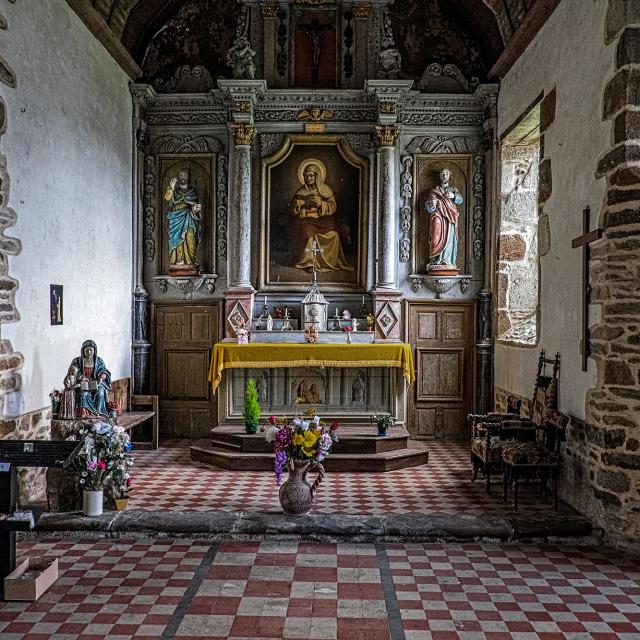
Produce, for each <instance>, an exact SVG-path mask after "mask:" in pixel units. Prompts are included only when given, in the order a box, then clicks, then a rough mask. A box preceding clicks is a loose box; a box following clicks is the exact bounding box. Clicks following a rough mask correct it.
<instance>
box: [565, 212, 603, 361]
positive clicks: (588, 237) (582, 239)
mask: <svg viewBox="0 0 640 640" xmlns="http://www.w3.org/2000/svg"><path fill="white" fill-rule="evenodd" d="M590 214H591V208H590V207H585V209H584V211H583V212H582V235H581V236H578V237H577V238H574V239H573V240H572V241H571V247H572V248H573V249H577V248H578V247H582V344H581V347H582V348H581V351H582V370H583V371H586V370H587V360H588V358H589V352H590V349H589V298H590V294H591V287H590V286H589V244H590V243H591V242H594V241H595V240H598V239H599V238H601V237H602V229H594V230H593V231H589V217H590Z"/></svg>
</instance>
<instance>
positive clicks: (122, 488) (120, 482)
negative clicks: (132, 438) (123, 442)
mask: <svg viewBox="0 0 640 640" xmlns="http://www.w3.org/2000/svg"><path fill="white" fill-rule="evenodd" d="M132 466H133V457H132V456H128V455H125V456H124V457H123V458H122V459H121V463H120V465H118V466H117V467H116V468H115V469H114V471H113V474H112V475H111V482H110V485H111V493H112V495H113V500H114V502H115V504H116V509H117V510H118V511H124V510H125V509H126V508H127V504H128V503H129V489H130V488H131V476H130V473H129V472H130V470H131V467H132Z"/></svg>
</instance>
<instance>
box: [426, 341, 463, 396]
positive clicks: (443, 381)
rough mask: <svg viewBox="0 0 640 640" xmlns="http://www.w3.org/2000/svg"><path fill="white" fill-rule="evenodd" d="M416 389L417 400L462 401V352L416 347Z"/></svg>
mask: <svg viewBox="0 0 640 640" xmlns="http://www.w3.org/2000/svg"><path fill="white" fill-rule="evenodd" d="M416 368H417V372H418V376H417V380H416V390H417V396H416V399H417V400H418V401H428V400H435V399H438V398H440V399H445V398H446V399H448V400H458V401H462V399H463V394H464V375H463V368H464V352H463V351H462V350H459V351H444V352H443V351H434V350H431V349H429V350H427V349H418V350H417V357H416Z"/></svg>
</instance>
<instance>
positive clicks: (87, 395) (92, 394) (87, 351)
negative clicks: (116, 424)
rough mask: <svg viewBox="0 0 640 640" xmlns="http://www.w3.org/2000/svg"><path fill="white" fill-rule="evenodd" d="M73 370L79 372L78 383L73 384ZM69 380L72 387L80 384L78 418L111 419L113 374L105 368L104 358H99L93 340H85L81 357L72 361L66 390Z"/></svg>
mask: <svg viewBox="0 0 640 640" xmlns="http://www.w3.org/2000/svg"><path fill="white" fill-rule="evenodd" d="M72 368H75V369H77V370H78V372H79V374H75V375H76V378H75V379H76V382H73V383H72V382H71V377H70V375H71V370H72ZM78 375H79V377H78ZM67 380H68V382H69V384H70V385H76V384H78V380H79V382H80V388H79V395H78V396H77V398H78V407H77V410H76V416H77V417H80V418H84V417H92V416H104V417H107V418H108V417H109V409H108V408H107V402H108V396H109V390H110V389H111V372H110V371H109V370H108V369H107V368H106V367H105V365H104V362H103V360H102V358H99V357H98V348H97V347H96V343H95V342H94V341H93V340H85V341H84V342H83V343H82V349H81V350H80V356H79V357H77V358H74V359H73V360H72V362H71V365H70V366H69V373H68V374H67V378H65V390H66V387H67ZM65 393H66V391H65Z"/></svg>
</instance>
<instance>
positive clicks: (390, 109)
mask: <svg viewBox="0 0 640 640" xmlns="http://www.w3.org/2000/svg"><path fill="white" fill-rule="evenodd" d="M380 113H398V107H397V105H396V103H395V102H393V101H392V100H382V101H381V102H380Z"/></svg>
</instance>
